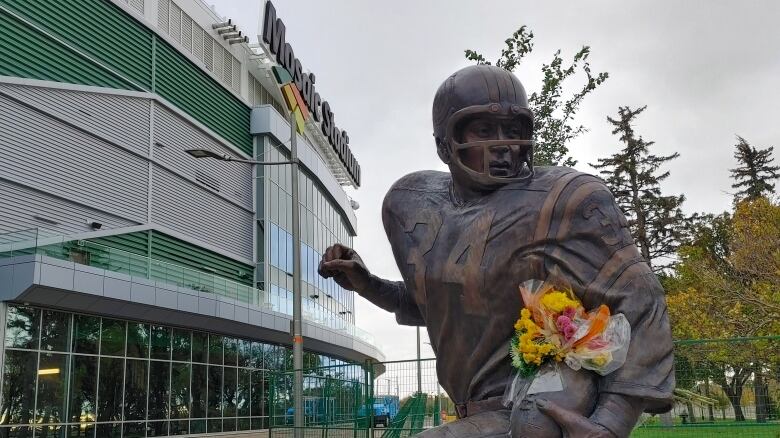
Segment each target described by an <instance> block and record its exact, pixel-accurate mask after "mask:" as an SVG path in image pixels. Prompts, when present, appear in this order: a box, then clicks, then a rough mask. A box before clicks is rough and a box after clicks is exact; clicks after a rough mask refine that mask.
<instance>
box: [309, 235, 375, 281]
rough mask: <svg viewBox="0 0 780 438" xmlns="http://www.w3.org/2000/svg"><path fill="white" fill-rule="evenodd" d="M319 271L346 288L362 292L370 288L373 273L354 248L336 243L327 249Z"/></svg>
mask: <svg viewBox="0 0 780 438" xmlns="http://www.w3.org/2000/svg"><path fill="white" fill-rule="evenodd" d="M318 272H319V274H320V275H321V276H323V277H324V278H331V277H332V278H333V279H334V280H336V283H338V285H339V286H341V287H343V288H344V289H348V290H352V291H357V292H361V291H363V290H366V289H367V288H368V285H369V282H370V276H371V274H370V273H369V272H368V269H367V268H366V265H365V264H364V263H363V260H362V259H361V258H360V256H359V255H358V253H356V252H355V250H353V249H352V248H349V247H346V246H344V245H341V244H338V243H337V244H335V245H333V246H331V247H329V248H328V249H326V250H325V254H324V255H323V256H322V260H321V261H320V266H319V269H318Z"/></svg>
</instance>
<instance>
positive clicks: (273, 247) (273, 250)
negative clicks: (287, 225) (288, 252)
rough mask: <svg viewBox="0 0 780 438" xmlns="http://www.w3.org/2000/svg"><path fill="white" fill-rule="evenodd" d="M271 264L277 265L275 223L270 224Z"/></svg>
mask: <svg viewBox="0 0 780 438" xmlns="http://www.w3.org/2000/svg"><path fill="white" fill-rule="evenodd" d="M269 249H270V251H271V266H276V267H279V228H277V226H276V224H273V223H272V224H271V245H270V248H269Z"/></svg>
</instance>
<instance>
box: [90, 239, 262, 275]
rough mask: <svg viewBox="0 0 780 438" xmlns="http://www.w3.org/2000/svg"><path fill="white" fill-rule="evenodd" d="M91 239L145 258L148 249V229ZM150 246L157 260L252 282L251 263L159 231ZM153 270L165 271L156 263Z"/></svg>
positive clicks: (178, 272) (153, 257) (178, 273)
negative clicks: (239, 260)
mask: <svg viewBox="0 0 780 438" xmlns="http://www.w3.org/2000/svg"><path fill="white" fill-rule="evenodd" d="M90 242H93V243H97V244H100V245H105V246H108V247H111V248H116V249H119V250H122V251H127V252H130V253H133V254H138V255H141V256H143V257H146V256H147V255H148V251H149V247H148V245H149V232H148V231H139V232H136V233H128V234H119V235H115V236H106V237H100V238H97V239H90ZM151 245H152V247H151V254H152V259H154V260H157V261H161V262H166V263H171V264H173V265H178V266H184V267H186V268H190V269H194V270H197V271H200V272H203V273H206V274H214V275H218V276H220V277H224V278H227V279H229V280H233V281H235V282H238V283H242V284H246V285H252V283H253V278H254V277H253V274H254V269H253V267H252V266H251V265H245V264H243V263H241V262H237V261H235V260H233V259H231V258H228V257H225V256H223V255H221V254H217V253H215V252H213V251H209V250H207V249H203V248H200V247H198V246H196V245H193V244H191V243H187V242H185V241H183V240H179V239H176V238H174V237H171V236H168V235H166V234H163V233H160V232H157V231H153V232H152V236H151ZM152 269H153V270H154V273H155V274H156V275H158V276H159V274H160V273H161V272H162V268H160V267H157V266H155V267H152ZM176 274H177V275H180V274H181V272H180V271H177V272H176ZM242 274H243V275H242Z"/></svg>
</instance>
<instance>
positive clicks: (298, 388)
mask: <svg viewBox="0 0 780 438" xmlns="http://www.w3.org/2000/svg"><path fill="white" fill-rule="evenodd" d="M289 123H290V160H289V161H271V162H269V161H255V160H244V159H242V158H234V157H231V156H230V155H224V154H218V153H216V152H213V151H209V150H207V149H188V150H186V151H185V152H187V153H188V154H190V155H192V156H193V157H195V158H212V159H215V160H220V161H234V162H237V163H246V164H252V165H257V166H278V165H282V164H291V165H292V171H291V177H292V181H291V182H292V187H291V190H292V237H293V327H292V333H291V334H292V338H293V339H292V342H293V403H294V409H295V414H294V417H293V426H294V432H293V433H294V435H295V437H302V436H303V320H302V315H303V311H302V309H301V307H302V298H301V290H302V289H303V285H302V284H301V214H300V205H299V203H298V196H299V194H298V171H299V167H300V161H299V160H298V141H297V139H298V133H297V132H296V129H295V128H296V126H297V125H296V122H295V115H294V114H292V113H291V114H290V119H289Z"/></svg>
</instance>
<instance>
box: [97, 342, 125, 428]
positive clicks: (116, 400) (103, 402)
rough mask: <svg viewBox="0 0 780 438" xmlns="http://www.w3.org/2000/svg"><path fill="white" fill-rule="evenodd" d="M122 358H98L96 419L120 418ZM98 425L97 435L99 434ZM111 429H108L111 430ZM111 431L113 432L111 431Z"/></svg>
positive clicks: (123, 368) (111, 419)
mask: <svg viewBox="0 0 780 438" xmlns="http://www.w3.org/2000/svg"><path fill="white" fill-rule="evenodd" d="M124 370H125V364H124V359H119V358H114V357H101V358H100V370H99V372H100V381H99V382H98V398H97V400H98V401H97V408H98V409H97V419H98V421H121V420H122V378H123V376H124ZM101 427H102V426H98V436H111V435H110V434H106V435H101V434H100V428H101ZM112 430H113V429H109V430H108V432H111V431H112ZM111 433H113V432H111Z"/></svg>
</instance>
